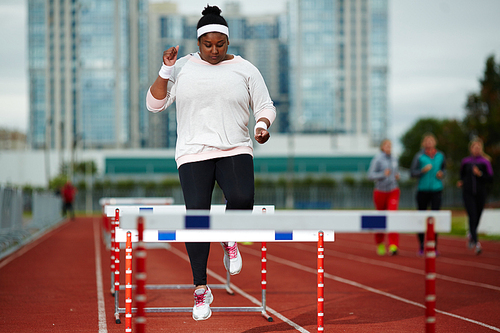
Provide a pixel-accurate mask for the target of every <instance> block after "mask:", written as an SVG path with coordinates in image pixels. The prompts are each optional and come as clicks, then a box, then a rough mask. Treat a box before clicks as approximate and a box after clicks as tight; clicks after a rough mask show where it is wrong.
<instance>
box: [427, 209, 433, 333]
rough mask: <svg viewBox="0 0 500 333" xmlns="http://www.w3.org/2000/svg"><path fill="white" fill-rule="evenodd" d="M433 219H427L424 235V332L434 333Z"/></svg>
mask: <svg viewBox="0 0 500 333" xmlns="http://www.w3.org/2000/svg"><path fill="white" fill-rule="evenodd" d="M434 223H435V219H434V217H428V218H427V232H426V235H425V332H426V333H434V332H435V331H436V234H435V232H434Z"/></svg>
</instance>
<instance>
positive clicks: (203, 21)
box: [196, 5, 228, 38]
mask: <svg viewBox="0 0 500 333" xmlns="http://www.w3.org/2000/svg"><path fill="white" fill-rule="evenodd" d="M221 13H222V10H221V9H220V8H219V7H217V6H210V5H207V6H206V7H205V9H203V11H202V12H201V14H202V15H203V16H202V17H201V18H200V20H199V21H198V25H197V26H196V29H200V28H201V27H204V26H206V25H209V24H216V25H223V26H226V27H228V25H227V22H226V20H225V19H224V17H222V16H221ZM226 35H227V34H226ZM199 37H201V36H198V38H199Z"/></svg>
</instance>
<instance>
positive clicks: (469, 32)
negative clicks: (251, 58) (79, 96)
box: [0, 0, 500, 143]
mask: <svg viewBox="0 0 500 333" xmlns="http://www.w3.org/2000/svg"><path fill="white" fill-rule="evenodd" d="M207 2H208V3H210V4H217V5H219V6H220V7H221V8H224V5H223V4H224V2H226V1H218V2H213V1H207V0H182V1H180V0H179V1H178V3H179V9H180V11H181V12H183V13H187V14H200V15H201V10H202V9H203V7H204V6H206V4H207ZM239 2H240V3H241V8H242V11H243V12H244V13H245V14H248V15H254V14H263V13H279V12H284V10H285V3H286V1H285V0H272V1H271V0H252V1H243V0H240V1H239ZM26 4H27V0H0V32H1V33H0V127H7V128H11V129H18V130H21V131H23V132H25V131H26V130H27V127H28V84H27V78H28V76H27V59H28V57H27V53H26V49H27V41H26V36H27V32H26V28H27V22H26V19H27V9H26ZM499 13H500V0H418V1H416V0H389V115H390V116H389V119H390V135H389V136H390V138H391V139H393V140H395V141H396V143H397V142H398V141H399V138H400V137H401V135H402V134H404V133H405V132H406V131H407V130H408V129H409V128H410V127H411V126H412V125H413V124H414V123H415V121H416V120H417V119H419V118H421V117H438V118H456V119H462V118H463V116H464V115H465V111H464V104H465V101H466V96H467V94H468V93H470V92H474V91H477V90H478V88H479V83H478V79H479V78H480V77H481V76H482V75H483V70H484V64H485V60H486V58H487V57H488V56H489V55H495V59H496V61H497V62H500V19H499V16H498V14H499ZM223 14H224V13H223Z"/></svg>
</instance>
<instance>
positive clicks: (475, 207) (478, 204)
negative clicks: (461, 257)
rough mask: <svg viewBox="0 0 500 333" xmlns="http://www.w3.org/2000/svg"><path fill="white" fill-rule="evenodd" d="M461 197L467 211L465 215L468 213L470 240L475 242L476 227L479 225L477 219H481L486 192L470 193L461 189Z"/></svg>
mask: <svg viewBox="0 0 500 333" xmlns="http://www.w3.org/2000/svg"><path fill="white" fill-rule="evenodd" d="M463 199H464V206H465V210H466V211H467V215H469V232H470V236H471V242H472V243H473V244H476V243H477V227H478V226H479V220H480V219H481V214H482V213H483V209H484V205H485V204H486V194H485V193H477V194H472V193H470V192H467V191H463Z"/></svg>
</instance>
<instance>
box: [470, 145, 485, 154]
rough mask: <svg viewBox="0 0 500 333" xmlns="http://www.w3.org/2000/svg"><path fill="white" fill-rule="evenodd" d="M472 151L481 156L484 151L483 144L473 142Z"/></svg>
mask: <svg viewBox="0 0 500 333" xmlns="http://www.w3.org/2000/svg"><path fill="white" fill-rule="evenodd" d="M470 153H471V154H472V155H474V156H480V155H481V154H482V153H483V145H482V144H481V143H479V142H473V143H472V144H471V145H470Z"/></svg>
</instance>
